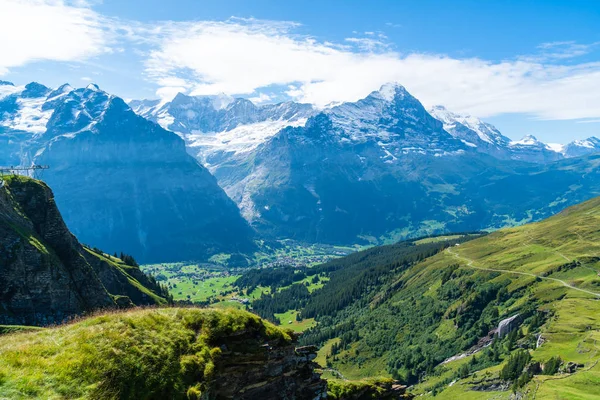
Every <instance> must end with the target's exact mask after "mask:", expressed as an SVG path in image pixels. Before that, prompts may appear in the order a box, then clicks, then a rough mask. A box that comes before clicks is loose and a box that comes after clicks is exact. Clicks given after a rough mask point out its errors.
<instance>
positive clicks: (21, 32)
mask: <svg viewBox="0 0 600 400" xmlns="http://www.w3.org/2000/svg"><path fill="white" fill-rule="evenodd" d="M81 3H82V2H81V1H79V3H78V4H75V3H72V4H73V5H69V4H67V3H65V2H64V1H61V0H0V38H3V39H2V40H0V75H3V74H6V73H8V71H9V69H10V68H14V67H18V66H22V65H25V64H27V63H30V62H33V61H44V60H53V61H78V60H82V59H86V58H89V57H92V56H95V55H98V54H101V53H104V52H108V51H110V49H109V47H108V43H107V40H108V39H107V31H106V28H105V27H104V26H105V22H106V21H104V20H103V19H102V17H100V16H99V15H98V14H96V13H95V12H94V11H92V10H91V9H89V8H88V7H87V6H86V5H85V4H81Z"/></svg>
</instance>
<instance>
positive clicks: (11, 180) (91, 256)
mask: <svg viewBox="0 0 600 400" xmlns="http://www.w3.org/2000/svg"><path fill="white" fill-rule="evenodd" d="M164 302H166V301H165V299H164V298H163V297H161V295H160V288H159V287H157V286H156V285H155V284H154V283H153V282H151V281H150V280H149V279H148V278H147V277H146V276H145V275H144V274H143V273H142V272H141V271H140V270H139V269H138V268H136V267H131V266H127V265H125V264H124V263H122V262H121V260H119V259H116V258H112V257H109V256H107V255H103V254H101V253H100V252H97V251H94V250H91V249H88V248H85V247H84V246H82V245H81V244H80V243H79V242H78V240H77V239H76V238H75V236H73V235H72V234H71V233H70V232H69V230H68V229H67V226H66V225H65V223H64V221H63V219H62V217H61V214H60V212H59V211H58V208H57V207H56V204H55V201H54V195H53V193H52V191H51V190H50V188H49V187H48V186H46V185H45V184H44V183H42V182H40V181H35V180H32V179H29V178H24V177H20V176H13V177H8V178H4V180H3V183H2V187H1V188H0V324H20V325H47V324H53V323H59V322H61V321H64V320H65V319H68V318H69V317H72V316H75V315H80V314H83V313H86V312H88V311H92V310H96V309H104V308H116V307H125V306H130V305H133V304H137V305H140V304H157V303H164Z"/></svg>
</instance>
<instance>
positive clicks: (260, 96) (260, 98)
mask: <svg viewBox="0 0 600 400" xmlns="http://www.w3.org/2000/svg"><path fill="white" fill-rule="evenodd" d="M271 99H272V97H271V96H269V95H268V94H266V93H259V94H258V96H255V97H250V98H248V100H250V101H251V102H253V103H254V104H260V103H265V102H267V101H270V100H271Z"/></svg>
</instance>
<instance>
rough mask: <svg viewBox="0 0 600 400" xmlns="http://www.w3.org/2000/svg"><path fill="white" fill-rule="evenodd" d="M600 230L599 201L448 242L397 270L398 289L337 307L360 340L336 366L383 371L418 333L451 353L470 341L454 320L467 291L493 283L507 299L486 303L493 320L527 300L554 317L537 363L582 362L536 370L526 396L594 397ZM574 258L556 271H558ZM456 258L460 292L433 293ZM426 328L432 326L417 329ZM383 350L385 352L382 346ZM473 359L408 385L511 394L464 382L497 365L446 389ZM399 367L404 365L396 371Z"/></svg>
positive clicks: (456, 393) (599, 379) (455, 393)
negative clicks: (567, 369)
mask: <svg viewBox="0 0 600 400" xmlns="http://www.w3.org/2000/svg"><path fill="white" fill-rule="evenodd" d="M598 227H600V198H597V199H593V200H591V201H588V202H586V203H582V204H580V205H578V206H575V207H571V208H569V209H567V210H565V211H564V212H562V213H560V214H558V215H556V216H554V217H552V218H549V219H547V220H544V221H542V222H539V223H534V224H528V225H525V226H521V227H517V228H510V229H504V230H501V231H498V232H495V233H493V234H490V235H488V236H485V237H483V238H479V239H476V240H473V241H470V242H467V243H463V244H461V245H460V246H453V247H452V248H450V249H448V250H446V251H444V252H443V253H440V254H438V255H436V256H433V257H431V258H429V259H426V260H425V261H423V262H421V263H419V264H417V265H415V266H414V267H411V268H409V269H408V270H406V271H405V272H403V273H401V274H399V275H398V276H397V277H396V279H397V280H396V282H398V283H399V284H401V287H402V289H401V290H398V291H397V292H396V293H395V294H393V295H392V296H391V297H387V299H386V300H385V302H383V303H381V304H373V303H372V304H370V305H369V306H368V307H364V306H356V305H353V306H351V307H348V308H347V309H345V310H343V311H342V312H341V313H340V314H339V316H338V317H337V321H338V323H343V322H344V321H352V323H353V324H356V328H355V329H356V330H358V331H359V333H360V340H359V341H357V342H354V343H353V344H351V345H350V347H349V348H347V349H345V350H342V351H341V352H340V353H339V354H338V355H337V358H338V360H337V361H333V368H334V369H336V370H338V371H339V372H341V373H342V374H343V375H344V376H345V377H348V378H351V379H356V378H360V377H368V376H386V375H387V376H389V375H388V374H389V372H390V371H389V369H388V367H387V364H388V361H390V360H393V358H392V355H393V354H392V353H394V352H396V354H397V353H398V350H399V349H400V350H401V349H402V348H403V347H404V348H406V349H408V347H406V343H407V342H406V340H407V338H408V337H409V336H412V337H413V338H414V336H415V335H416V336H423V337H426V338H431V339H432V341H428V342H427V343H430V344H427V345H426V346H428V347H431V348H433V350H432V351H433V354H440V352H441V351H444V352H448V351H450V350H452V349H453V351H454V353H450V354H445V353H444V354H445V355H444V357H446V356H450V355H452V354H457V353H459V352H460V350H461V349H466V348H467V347H469V346H470V345H469V344H468V343H469V342H468V341H467V342H463V339H464V338H463V337H462V336H461V332H460V331H459V329H458V328H457V325H460V324H459V323H458V322H457V321H458V319H457V315H458V314H461V313H464V310H465V307H471V306H472V303H471V302H470V300H472V298H473V295H474V294H475V290H474V289H477V288H481V287H482V286H483V285H484V284H490V283H491V284H498V285H506V289H507V291H508V296H507V297H508V300H502V301H497V300H496V301H494V300H492V301H491V302H490V303H489V304H490V305H495V306H496V307H497V309H498V313H499V315H498V317H497V319H496V321H497V320H499V319H502V318H506V317H509V316H511V315H514V314H515V313H516V312H521V311H522V310H523V309H524V308H527V307H528V306H535V307H539V309H541V310H549V311H552V312H553V317H552V318H551V319H550V320H549V321H547V322H546V323H545V324H544V325H543V326H542V328H541V333H542V336H543V337H544V338H545V340H546V342H545V343H544V344H543V345H542V346H541V347H539V348H537V349H535V350H533V351H532V352H531V354H532V356H533V359H534V360H536V361H540V362H544V361H546V360H547V359H549V358H550V357H551V356H556V355H558V356H560V357H561V358H562V359H563V360H565V361H571V362H576V363H582V364H584V365H585V366H584V368H583V369H580V370H579V371H578V372H576V373H575V374H573V375H569V376H567V375H565V374H561V375H556V376H551V377H548V376H543V375H539V376H535V377H534V379H533V381H532V382H530V383H529V385H528V386H527V387H526V388H525V391H526V392H527V393H528V396H530V397H531V396H533V393H535V392H537V393H538V395H537V397H536V398H561V399H562V398H567V399H571V398H572V399H580V398H581V399H587V398H594V397H595V396H596V397H597V396H600V389H599V388H600V367H599V366H598V364H597V362H598V361H599V360H600V342H599V341H598V339H600V301H599V296H596V295H595V294H594V293H598V294H600V277H599V276H598V273H599V271H600V262H599V260H600V258H599V259H596V258H595V257H600V228H598ZM572 261H578V262H580V264H579V265H577V266H575V267H574V268H571V269H567V270H563V271H560V272H559V271H557V270H556V269H557V268H558V267H560V266H563V265H565V264H567V263H569V262H572ZM456 264H459V267H458V269H457V270H456V271H455V273H454V274H452V277H451V278H450V281H452V282H457V287H458V288H459V289H460V290H459V292H458V297H454V298H450V300H443V299H440V293H441V292H440V290H441V287H442V285H443V282H442V279H443V276H444V275H445V274H446V273H447V272H448V271H450V272H451V271H452V267H451V266H452V265H456ZM446 279H447V278H446ZM446 282H448V281H446ZM452 282H451V283H452ZM442 292H443V291H442ZM382 293H383V292H382ZM375 297H377V296H375ZM494 297H495V296H494ZM432 304H433V306H432ZM361 307H362V308H361ZM440 309H441V310H442V311H444V312H443V315H442V316H441V317H439V316H435V315H436V314H430V313H431V312H432V310H436V312H440ZM437 315H440V314H437ZM408 317H410V318H408ZM407 318H408V319H407ZM463 323H464V322H463ZM496 323H497V322H496ZM382 326H383V327H387V328H382ZM425 327H431V328H433V330H432V331H428V330H425V329H423V328H425ZM390 330H392V331H393V332H394V336H393V339H390V338H391V337H390ZM390 340H391V341H392V342H393V344H390ZM442 341H444V342H445V344H443V345H442V346H441V347H439V348H438V347H436V346H437V345H438V343H437V342H442ZM326 343H327V344H328V345H329V346H325V349H323V350H322V351H321V352H320V354H319V361H320V362H321V363H322V364H324V361H325V356H326V355H327V353H328V347H330V345H331V343H332V341H328V342H326ZM409 347H414V345H412V346H409ZM382 348H384V349H387V350H384V351H383V352H382V351H381V350H382ZM377 349H378V350H379V352H377ZM423 350H427V349H426V348H424V349H423ZM400 354H401V353H400ZM413 354H415V353H413ZM471 358H472V357H466V358H464V359H462V360H458V361H454V362H451V363H449V364H446V365H445V366H444V367H443V368H437V369H436V370H439V371H437V372H438V373H439V374H440V375H438V376H435V375H436V374H432V375H429V376H428V377H427V378H426V380H425V381H424V382H422V383H420V384H418V385H417V386H416V387H414V388H413V391H414V392H415V393H416V394H424V395H426V396H430V395H431V393H430V390H431V389H432V388H434V387H436V386H438V389H439V384H442V385H444V386H442V389H443V388H444V387H445V388H446V389H445V390H444V391H443V392H442V393H441V395H438V396H437V397H436V398H448V399H454V398H462V397H464V398H465V399H466V398H477V399H479V398H496V399H502V398H508V397H509V396H510V392H508V391H504V392H474V391H471V390H470V385H469V383H471V382H474V381H477V380H480V379H481V376H482V374H485V373H487V374H488V375H489V376H490V377H494V376H495V377H497V376H498V372H499V370H500V369H501V367H502V364H500V365H496V366H492V367H489V368H487V369H484V370H481V371H478V372H477V373H476V376H475V377H473V376H471V377H468V378H466V379H463V380H460V381H458V382H456V383H455V384H454V385H452V386H451V387H448V386H447V385H445V384H444V382H450V381H451V380H453V379H454V378H453V377H454V376H455V375H456V372H457V370H458V369H459V367H460V366H461V365H463V364H464V363H466V362H468V361H469V360H470V359H471ZM502 358H504V356H502ZM329 360H330V361H331V358H330V359H329ZM400 360H401V358H400ZM440 361H441V360H440ZM399 372H400V373H402V372H403V371H402V370H401V369H400V371H399Z"/></svg>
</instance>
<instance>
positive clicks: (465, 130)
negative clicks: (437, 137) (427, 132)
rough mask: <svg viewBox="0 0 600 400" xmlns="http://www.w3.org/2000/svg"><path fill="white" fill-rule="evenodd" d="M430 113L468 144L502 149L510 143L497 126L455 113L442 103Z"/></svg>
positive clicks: (488, 148) (430, 110)
mask: <svg viewBox="0 0 600 400" xmlns="http://www.w3.org/2000/svg"><path fill="white" fill-rule="evenodd" d="M429 113H430V114H431V115H432V116H433V117H434V118H436V119H438V120H440V121H441V122H442V123H443V124H444V129H445V130H446V131H447V132H449V133H450V134H451V135H452V136H454V137H456V138H458V139H460V140H461V141H463V142H464V143H465V144H466V145H468V146H471V147H477V148H482V147H483V149H484V150H487V151H490V150H491V149H496V150H499V151H502V150H503V149H505V148H506V146H507V145H508V144H509V143H510V139H509V138H507V137H506V136H504V135H502V133H500V131H499V130H498V129H496V127H495V126H493V125H491V124H488V123H486V122H483V121H482V120H480V119H479V118H477V117H473V116H471V115H461V114H457V113H453V112H451V111H448V110H447V109H446V108H445V107H444V106H440V105H437V106H433V107H431V108H430V109H429Z"/></svg>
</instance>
